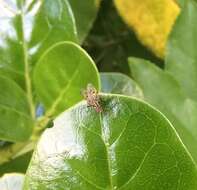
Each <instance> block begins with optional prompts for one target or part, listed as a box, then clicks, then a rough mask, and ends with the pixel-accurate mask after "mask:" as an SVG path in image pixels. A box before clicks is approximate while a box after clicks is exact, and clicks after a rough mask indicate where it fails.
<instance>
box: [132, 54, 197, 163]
mask: <svg viewBox="0 0 197 190" xmlns="http://www.w3.org/2000/svg"><path fill="white" fill-rule="evenodd" d="M129 62H130V67H131V72H132V76H133V77H134V79H135V80H136V81H137V83H138V84H139V85H140V87H141V88H142V90H143V93H144V97H145V100H147V101H148V102H149V103H151V104H152V105H154V106H155V107H156V108H158V109H159V110H160V111H162V112H163V113H164V114H165V115H166V116H167V117H168V119H170V121H171V122H172V124H173V125H174V127H175V128H176V130H177V131H178V133H179V135H180V137H181V139H182V141H183V142H184V144H185V145H186V146H187V148H188V150H189V151H190V153H191V154H192V156H193V158H194V159H195V161H196V163H197V146H196V145H197V127H196V126H197V117H196V115H197V103H196V102H194V101H192V100H191V99H189V98H187V97H186V96H185V94H184V93H183V91H182V89H181V88H180V86H179V84H178V83H177V81H176V80H175V79H174V78H173V77H172V76H171V75H170V74H168V73H166V72H165V71H162V70H161V69H159V68H158V67H156V66H154V65H153V64H151V63H150V62H148V61H145V60H142V59H136V58H131V59H130V61H129Z"/></svg>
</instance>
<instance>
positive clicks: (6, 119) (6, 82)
mask: <svg viewBox="0 0 197 190" xmlns="http://www.w3.org/2000/svg"><path fill="white" fill-rule="evenodd" d="M0 89H1V93H0V139H1V140H7V141H21V140H26V139H27V138H28V137H29V136H30V135H31V132H32V128H33V120H32V119H31V117H30V110H29V105H28V101H27V97H26V95H25V92H24V91H23V90H22V89H21V88H20V87H19V86H18V85H17V84H16V83H15V82H14V81H12V80H11V79H8V78H5V77H1V76H0Z"/></svg>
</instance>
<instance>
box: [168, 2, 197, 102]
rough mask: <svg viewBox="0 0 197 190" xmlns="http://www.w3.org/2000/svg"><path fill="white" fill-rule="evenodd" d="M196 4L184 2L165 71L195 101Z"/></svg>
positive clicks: (196, 98)
mask: <svg viewBox="0 0 197 190" xmlns="http://www.w3.org/2000/svg"><path fill="white" fill-rule="evenodd" d="M196 20H197V3H196V2H194V1H193V0H189V1H186V2H185V6H184V7H183V9H182V12H181V14H180V17H179V18H178V20H177V22H176V24H175V26H174V28H173V31H172V34H171V36H170V40H169V43H168V49H167V54H166V70H167V71H168V72H170V73H171V74H172V75H173V76H174V78H175V79H176V80H177V81H178V82H179V83H180V85H181V88H182V90H183V91H184V93H185V94H186V95H187V96H188V97H190V98H191V99H193V100H195V101H197V52H196V48H197V36H196V33H197V25H196V24H195V23H196Z"/></svg>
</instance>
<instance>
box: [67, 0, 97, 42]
mask: <svg viewBox="0 0 197 190" xmlns="http://www.w3.org/2000/svg"><path fill="white" fill-rule="evenodd" d="M69 2H70V4H71V7H72V10H73V13H74V16H75V20H76V25H77V32H78V37H79V41H80V42H81V43H82V42H83V41H84V39H85V37H86V36H87V34H88V32H89V30H90V29H91V27H92V25H93V22H94V20H95V18H96V16H97V12H98V9H99V3H100V0H85V1H79V0H69Z"/></svg>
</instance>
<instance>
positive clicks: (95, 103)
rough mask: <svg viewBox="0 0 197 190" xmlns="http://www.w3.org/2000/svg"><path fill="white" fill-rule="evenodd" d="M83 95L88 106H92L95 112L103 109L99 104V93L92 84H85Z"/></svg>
mask: <svg viewBox="0 0 197 190" xmlns="http://www.w3.org/2000/svg"><path fill="white" fill-rule="evenodd" d="M83 96H84V98H85V99H86V100H87V104H88V106H90V107H93V108H94V109H95V110H96V112H97V113H100V112H102V111H103V109H102V107H101V105H100V97H99V94H98V92H97V90H96V88H94V86H93V85H92V84H88V85H87V89H86V90H84V91H83Z"/></svg>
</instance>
